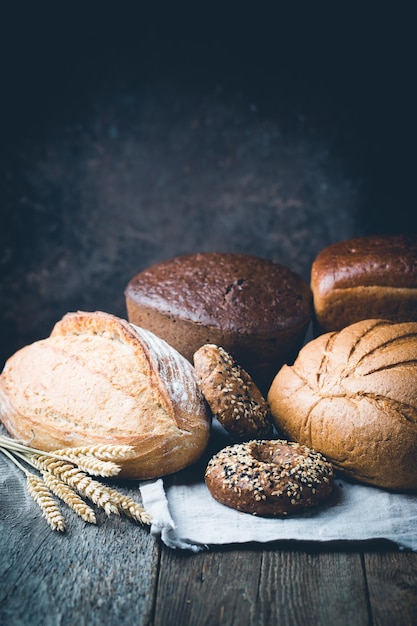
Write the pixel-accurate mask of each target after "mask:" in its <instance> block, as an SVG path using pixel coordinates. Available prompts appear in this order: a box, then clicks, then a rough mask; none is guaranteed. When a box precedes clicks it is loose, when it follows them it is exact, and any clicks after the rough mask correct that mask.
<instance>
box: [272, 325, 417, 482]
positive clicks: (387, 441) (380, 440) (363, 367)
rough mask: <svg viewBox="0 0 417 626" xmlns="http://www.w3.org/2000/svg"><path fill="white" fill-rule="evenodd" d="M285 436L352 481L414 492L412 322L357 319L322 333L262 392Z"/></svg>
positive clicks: (415, 360) (416, 417)
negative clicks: (316, 451)
mask: <svg viewBox="0 0 417 626" xmlns="http://www.w3.org/2000/svg"><path fill="white" fill-rule="evenodd" d="M268 402H269V405H270V409H271V413H272V417H273V419H274V422H275V424H276V426H277V428H278V430H279V431H280V432H281V433H283V434H284V435H285V436H286V437H288V438H290V439H292V440H294V441H297V442H299V443H301V444H304V445H307V446H309V447H311V448H314V449H315V450H318V451H319V452H321V453H322V454H323V455H324V456H325V457H326V458H327V459H328V460H329V461H331V462H332V463H333V465H334V466H335V467H336V468H337V469H338V470H340V471H341V472H343V473H344V474H346V475H347V476H350V477H352V478H354V479H356V480H358V481H361V482H364V483H368V484H371V485H376V486H379V487H383V488H387V489H393V490H416V489H417V323H416V322H406V323H394V322H389V321H384V320H375V319H374V320H364V321H361V322H357V323H355V324H352V325H350V326H347V327H346V328H344V329H343V330H341V331H338V332H331V333H326V334H324V335H321V336H320V337H318V338H317V339H314V340H312V341H310V342H309V343H308V344H307V345H306V346H304V348H303V349H302V350H301V351H300V353H299V356H298V358H297V359H296V361H295V363H294V364H293V366H291V367H289V366H286V365H284V366H283V367H282V368H281V370H280V371H279V372H278V374H277V375H276V377H275V379H274V381H273V383H272V385H271V388H270V391H269V393H268Z"/></svg>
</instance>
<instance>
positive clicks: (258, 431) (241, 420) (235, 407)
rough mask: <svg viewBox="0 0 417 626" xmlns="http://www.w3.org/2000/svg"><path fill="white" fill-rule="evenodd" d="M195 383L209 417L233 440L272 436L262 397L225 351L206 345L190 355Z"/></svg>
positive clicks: (270, 423) (270, 424)
mask: <svg viewBox="0 0 417 626" xmlns="http://www.w3.org/2000/svg"><path fill="white" fill-rule="evenodd" d="M194 367H195V370H196V373H197V379H198V383H199V385H200V389H201V390H202V392H203V395H204V397H205V399H206V400H207V403H208V405H209V407H210V409H211V412H212V413H213V415H214V416H215V417H216V418H217V420H218V421H219V422H220V424H222V426H223V427H224V428H225V429H226V430H227V431H228V433H229V434H230V435H232V436H233V437H235V438H236V439H241V440H244V439H255V438H261V437H265V438H266V437H269V436H270V435H271V434H272V421H271V416H270V413H269V407H268V404H267V402H266V401H265V398H264V397H263V395H262V394H261V392H260V391H259V389H258V387H257V386H256V385H255V383H254V382H253V380H252V378H251V377H250V376H249V374H248V373H247V372H246V371H245V370H244V369H242V368H241V367H240V366H239V365H238V364H237V363H236V362H235V361H234V359H233V358H232V357H231V356H230V354H229V353H228V352H226V350H223V348H221V347H219V346H214V345H211V344H207V345H205V346H202V347H201V348H199V349H198V350H197V352H196V353H195V354H194Z"/></svg>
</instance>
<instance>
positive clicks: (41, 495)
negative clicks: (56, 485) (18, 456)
mask: <svg viewBox="0 0 417 626" xmlns="http://www.w3.org/2000/svg"><path fill="white" fill-rule="evenodd" d="M26 483H27V489H28V492H29V493H30V495H31V496H32V498H33V499H34V500H35V502H36V503H37V504H38V505H39V506H40V508H41V509H42V514H43V516H44V518H45V519H46V521H47V522H48V524H49V526H50V527H51V528H52V530H59V531H61V532H63V531H64V530H65V520H64V518H63V516H62V514H61V511H60V510H59V508H58V505H57V504H56V502H55V500H54V499H53V498H52V496H51V492H50V491H49V489H48V487H47V486H46V485H45V483H44V482H43V480H42V478H39V476H35V474H32V473H31V472H28V473H27V474H26Z"/></svg>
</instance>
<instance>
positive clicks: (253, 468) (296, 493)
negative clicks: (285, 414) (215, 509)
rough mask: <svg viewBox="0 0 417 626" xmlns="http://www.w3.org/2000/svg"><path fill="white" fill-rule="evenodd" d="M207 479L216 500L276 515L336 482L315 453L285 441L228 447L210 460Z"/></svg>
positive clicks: (322, 494)
mask: <svg viewBox="0 0 417 626" xmlns="http://www.w3.org/2000/svg"><path fill="white" fill-rule="evenodd" d="M205 481H206V484H207V487H208V489H209V491H210V493H211V495H212V496H213V498H215V499H216V500H218V502H221V503H222V504H224V505H226V506H229V507H231V508H234V509H237V510H238V511H243V512H245V513H252V514H253V515H260V516H268V517H278V516H284V515H288V514H289V513H296V512H298V511H300V510H304V509H306V508H310V507H313V506H316V505H317V504H319V503H320V502H322V501H323V500H324V499H326V498H327V497H328V496H329V495H330V493H331V491H332V489H333V485H334V475H333V467H332V465H331V463H328V462H327V461H326V459H325V458H324V457H323V456H322V455H321V454H319V453H317V452H314V451H313V450H311V449H309V448H307V447H305V446H301V445H299V444H297V443H294V442H289V441H284V440H279V439H278V440H253V441H249V442H246V443H243V444H235V445H233V446H228V447H226V448H224V449H223V450H221V451H220V452H218V453H217V454H216V455H214V457H212V459H210V461H209V463H208V465H207V469H206V473H205Z"/></svg>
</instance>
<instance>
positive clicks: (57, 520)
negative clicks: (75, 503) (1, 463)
mask: <svg viewBox="0 0 417 626" xmlns="http://www.w3.org/2000/svg"><path fill="white" fill-rule="evenodd" d="M0 450H1V452H3V454H4V455H5V456H7V457H8V458H9V459H10V460H11V461H13V463H14V464H15V465H16V466H17V467H18V468H19V469H21V470H22V472H23V473H24V474H25V476H26V486H27V490H28V493H29V494H30V496H31V497H32V498H33V500H34V501H35V502H36V504H37V505H38V506H39V507H40V509H41V510H42V515H43V517H44V518H45V519H46V521H47V522H48V524H49V526H50V527H51V528H52V530H59V531H61V532H63V531H64V530H65V519H64V517H63V516H62V514H61V511H60V510H59V507H58V505H57V503H56V502H55V500H54V499H53V497H52V495H51V492H50V491H49V489H48V487H47V486H46V485H45V483H44V482H43V480H42V479H41V478H39V476H35V474H32V472H29V470H28V469H27V468H26V467H24V465H22V464H21V463H19V461H18V460H17V459H16V458H15V456H13V454H11V452H9V450H6V449H4V448H0ZM19 456H21V455H19Z"/></svg>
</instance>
